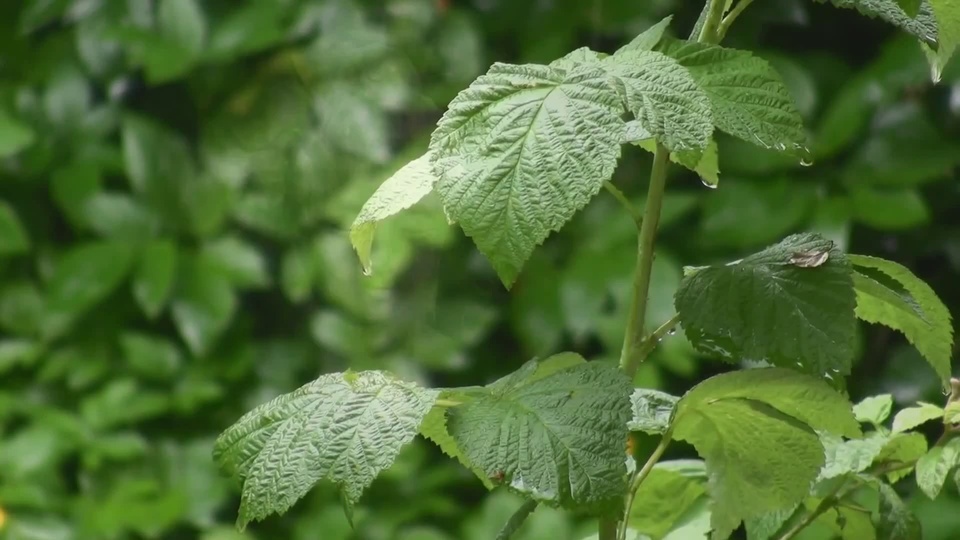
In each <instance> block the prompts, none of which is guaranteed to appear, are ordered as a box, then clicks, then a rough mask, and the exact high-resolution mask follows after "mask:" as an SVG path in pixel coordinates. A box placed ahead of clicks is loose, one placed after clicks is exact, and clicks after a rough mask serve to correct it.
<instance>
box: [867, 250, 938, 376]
mask: <svg viewBox="0 0 960 540" xmlns="http://www.w3.org/2000/svg"><path fill="white" fill-rule="evenodd" d="M849 259H850V262H851V263H852V265H853V269H854V272H855V274H854V279H855V281H854V285H855V287H856V291H857V309H856V314H857V317H859V318H861V319H863V320H865V321H867V322H871V323H879V324H883V325H885V326H889V327H890V328H893V329H894V330H899V331H900V332H902V333H903V335H904V336H906V337H907V340H908V341H910V343H912V344H913V345H914V346H915V347H916V348H917V350H918V351H920V354H922V355H923V357H924V358H925V359H926V360H927V362H928V363H929V364H930V365H931V366H932V367H933V369H934V370H935V371H936V372H937V375H939V376H940V378H941V379H943V380H944V381H946V380H948V379H949V378H950V370H951V367H950V361H951V357H952V354H953V325H952V324H951V316H950V311H949V310H948V309H947V307H946V306H945V305H943V302H941V301H940V299H939V298H938V297H937V293H935V292H934V291H933V289H932V288H931V287H930V286H929V285H927V284H926V283H925V282H924V281H923V280H921V279H920V278H918V277H917V276H915V275H914V274H913V272H911V271H910V270H909V269H907V268H906V267H904V266H903V265H900V264H897V263H895V262H893V261H887V260H884V259H880V258H877V257H868V256H865V255H849Z"/></svg>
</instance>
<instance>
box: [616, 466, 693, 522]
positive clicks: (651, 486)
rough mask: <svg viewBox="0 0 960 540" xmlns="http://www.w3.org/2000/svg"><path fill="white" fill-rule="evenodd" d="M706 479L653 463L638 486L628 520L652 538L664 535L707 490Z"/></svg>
mask: <svg viewBox="0 0 960 540" xmlns="http://www.w3.org/2000/svg"><path fill="white" fill-rule="evenodd" d="M705 484H706V482H705V481H704V480H703V479H694V478H689V477H686V476H683V475H682V474H680V473H678V472H675V471H671V470H669V469H666V468H663V467H654V468H653V470H651V471H650V474H649V475H648V476H647V478H646V479H644V481H643V484H641V485H640V489H639V490H637V494H636V497H635V498H634V500H633V506H631V507H630V513H629V517H628V522H627V523H628V524H629V526H630V527H632V528H633V529H636V530H638V531H640V532H642V533H644V534H647V535H650V536H651V537H653V538H663V537H664V536H665V535H666V534H667V533H668V532H670V530H671V529H673V527H674V525H675V524H676V523H677V522H678V521H679V520H680V518H681V517H682V516H683V514H684V513H686V512H687V511H688V510H689V509H690V507H692V506H693V505H695V504H697V503H698V502H699V501H700V499H701V498H704V495H705V494H706V486H705Z"/></svg>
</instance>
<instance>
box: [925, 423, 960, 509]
mask: <svg viewBox="0 0 960 540" xmlns="http://www.w3.org/2000/svg"><path fill="white" fill-rule="evenodd" d="M955 467H960V438H957V437H954V438H952V439H950V440H949V441H947V443H946V444H942V445H937V446H934V447H933V448H931V449H930V451H929V452H927V453H926V454H925V455H924V456H923V457H922V458H920V459H919V460H918V461H917V485H918V486H919V487H920V489H921V490H922V491H923V492H924V493H925V494H926V495H927V497H930V498H931V499H936V498H937V496H938V495H940V490H941V489H943V484H944V482H946V481H947V475H949V474H950V471H951V470H952V469H953V468H955Z"/></svg>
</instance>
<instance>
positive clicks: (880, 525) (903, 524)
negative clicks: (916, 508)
mask: <svg viewBox="0 0 960 540" xmlns="http://www.w3.org/2000/svg"><path fill="white" fill-rule="evenodd" d="M877 485H878V487H879V490H880V512H879V521H878V522H877V537H878V538H883V539H884V540H920V539H921V538H922V533H921V527H920V521H919V520H917V517H916V516H914V515H913V512H911V511H910V508H909V507H908V506H907V505H906V504H904V502H903V500H902V499H900V496H899V495H897V492H896V490H894V489H893V487H891V486H890V485H889V484H887V483H885V482H878V483H877Z"/></svg>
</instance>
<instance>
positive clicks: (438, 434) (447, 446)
mask: <svg viewBox="0 0 960 540" xmlns="http://www.w3.org/2000/svg"><path fill="white" fill-rule="evenodd" d="M437 399H453V400H455V401H459V400H465V399H469V398H468V396H465V395H463V394H459V393H457V392H455V391H452V390H442V391H441V392H440V394H439V396H438V397H437ZM420 434H421V435H423V436H424V437H425V438H426V439H428V440H429V441H431V442H432V443H433V444H435V445H437V446H438V447H439V448H440V450H441V451H442V452H443V453H444V454H446V455H448V456H450V457H452V458H454V459H456V460H457V461H459V462H460V464H461V465H463V466H464V467H466V468H467V469H469V470H470V471H471V472H473V474H475V475H477V478H479V479H480V481H481V482H482V483H483V485H484V486H485V487H486V488H487V489H493V488H494V487H496V485H497V482H496V481H495V480H494V479H491V478H490V477H488V476H487V475H485V474H484V473H483V471H482V470H480V469H479V468H477V467H476V466H474V465H473V464H472V463H470V461H469V460H468V459H467V457H466V456H464V455H463V452H461V451H460V447H459V446H457V441H456V440H454V438H453V436H451V435H450V431H449V430H448V429H447V409H446V407H441V406H439V405H435V406H434V407H433V408H432V409H430V412H428V413H427V415H426V416H424V417H423V422H422V423H421V424H420Z"/></svg>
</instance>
